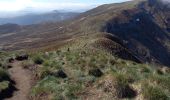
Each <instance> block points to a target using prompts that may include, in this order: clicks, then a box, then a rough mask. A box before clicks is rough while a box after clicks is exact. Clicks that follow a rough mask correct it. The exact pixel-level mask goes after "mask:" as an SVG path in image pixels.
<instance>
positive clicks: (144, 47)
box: [0, 0, 170, 66]
mask: <svg viewBox="0 0 170 100" xmlns="http://www.w3.org/2000/svg"><path fill="white" fill-rule="evenodd" d="M15 33H16V34H11V33H9V34H10V35H8V36H6V37H4V36H0V44H1V45H2V47H3V49H4V50H20V49H32V48H39V49H40V48H41V49H42V48H50V49H51V48H55V47H58V46H61V45H63V44H66V43H67V42H69V43H71V42H70V41H72V42H73V43H78V44H75V45H76V47H78V46H79V45H80V44H81V43H84V44H83V46H82V47H84V46H94V47H97V48H100V49H104V50H106V51H108V52H110V53H112V54H115V55H117V56H119V57H121V58H124V59H129V60H135V61H137V62H139V61H140V62H145V63H146V62H149V63H151V62H153V63H158V64H162V65H167V66H170V52H169V51H170V7H169V5H168V4H167V3H164V2H162V1H161V0H135V1H129V2H125V3H117V4H106V5H102V6H99V7H97V8H95V9H92V10H90V11H87V12H85V13H82V14H80V15H79V16H77V17H75V18H74V19H72V20H68V21H64V22H60V23H55V22H54V23H44V24H38V25H28V26H24V27H22V29H20V30H19V31H17V32H15ZM108 34H109V35H108ZM75 41H76V42H75ZM81 45H82V44H81Z"/></svg>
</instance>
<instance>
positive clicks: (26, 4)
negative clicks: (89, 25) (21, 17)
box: [0, 0, 98, 11]
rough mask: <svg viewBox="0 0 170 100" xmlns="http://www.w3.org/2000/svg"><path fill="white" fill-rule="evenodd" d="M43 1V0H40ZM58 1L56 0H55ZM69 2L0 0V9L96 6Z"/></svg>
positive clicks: (52, 8) (94, 4)
mask: <svg viewBox="0 0 170 100" xmlns="http://www.w3.org/2000/svg"><path fill="white" fill-rule="evenodd" d="M42 1H43V0H42ZM57 1H58V0H57ZM65 1H69V2H62V1H61V2H54V1H53V2H50V0H49V2H40V1H35V0H12V1H8V0H7V1H0V11H19V10H23V9H25V8H33V9H38V10H55V9H73V10H74V9H87V8H92V7H95V6H97V5H98V4H96V3H81V2H76V3H73V2H72V1H71V0H65Z"/></svg>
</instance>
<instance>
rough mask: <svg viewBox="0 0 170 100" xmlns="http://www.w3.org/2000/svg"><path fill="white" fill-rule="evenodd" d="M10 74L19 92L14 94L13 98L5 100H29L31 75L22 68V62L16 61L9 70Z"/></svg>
mask: <svg viewBox="0 0 170 100" xmlns="http://www.w3.org/2000/svg"><path fill="white" fill-rule="evenodd" d="M9 74H10V75H11V78H12V80H14V81H15V83H16V85H15V87H16V88H17V91H15V92H14V94H13V96H12V97H11V98H8V99H5V100H28V94H29V92H30V89H31V73H30V72H29V71H28V70H26V69H23V68H22V66H21V62H18V61H15V62H14V63H13V64H12V68H10V69H9Z"/></svg>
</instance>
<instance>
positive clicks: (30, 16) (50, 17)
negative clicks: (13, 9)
mask: <svg viewBox="0 0 170 100" xmlns="http://www.w3.org/2000/svg"><path fill="white" fill-rule="evenodd" d="M78 14H79V13H76V12H60V11H53V12H50V13H43V14H35V13H27V14H26V15H22V16H17V17H9V18H0V25H2V24H7V23H12V24H19V25H30V24H38V23H45V22H58V21H63V20H66V19H70V18H73V17H75V16H77V15H78Z"/></svg>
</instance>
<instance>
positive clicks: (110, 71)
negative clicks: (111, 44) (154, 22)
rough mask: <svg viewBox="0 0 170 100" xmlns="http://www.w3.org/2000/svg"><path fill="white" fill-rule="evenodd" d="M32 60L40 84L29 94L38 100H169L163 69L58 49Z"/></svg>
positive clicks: (166, 72)
mask: <svg viewBox="0 0 170 100" xmlns="http://www.w3.org/2000/svg"><path fill="white" fill-rule="evenodd" d="M31 58H32V61H33V62H34V63H35V64H37V66H39V67H38V70H37V71H36V77H37V79H38V80H39V81H38V82H37V84H36V85H35V86H34V87H33V89H32V93H31V96H32V98H35V99H37V100H39V99H42V100H43V99H50V100H60V99H85V98H87V99H91V98H96V99H102V98H103V97H104V98H108V99H111V98H115V99H125V98H126V99H128V98H129V99H136V98H143V99H146V100H155V98H156V99H157V100H169V99H170V95H169V94H170V85H169V84H170V73H169V70H170V69H169V68H166V67H164V68H160V67H158V66H153V65H147V64H139V63H135V62H132V61H127V60H122V59H119V58H117V57H114V56H112V55H110V54H108V53H105V52H103V51H100V50H95V49H88V50H84V49H73V50H72V49H69V50H68V49H61V50H57V51H52V52H46V53H38V54H37V55H35V54H33V56H32V57H31ZM35 58H36V60H37V61H39V60H42V63H37V62H36V61H35ZM158 70H159V71H158ZM160 72H161V73H160ZM146 84H147V85H146ZM99 95H100V96H99Z"/></svg>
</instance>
